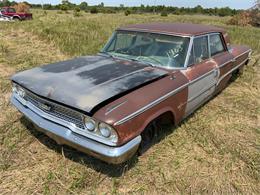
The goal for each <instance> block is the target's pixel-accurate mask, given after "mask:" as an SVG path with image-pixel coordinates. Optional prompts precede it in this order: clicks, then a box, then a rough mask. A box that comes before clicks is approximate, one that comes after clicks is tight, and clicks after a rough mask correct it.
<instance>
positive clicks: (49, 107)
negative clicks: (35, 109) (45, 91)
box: [38, 102, 52, 111]
mask: <svg viewBox="0 0 260 195" xmlns="http://www.w3.org/2000/svg"><path fill="white" fill-rule="evenodd" d="M38 106H39V107H40V108H41V109H42V110H45V111H50V110H51V108H52V107H51V106H50V105H47V104H44V103H40V102H38Z"/></svg>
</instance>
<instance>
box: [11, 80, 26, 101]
mask: <svg viewBox="0 0 260 195" xmlns="http://www.w3.org/2000/svg"><path fill="white" fill-rule="evenodd" d="M12 91H13V93H16V94H17V95H19V96H20V97H21V98H24V97H25V95H26V92H25V90H24V89H23V88H22V87H20V86H19V85H17V84H16V83H13V86H12Z"/></svg>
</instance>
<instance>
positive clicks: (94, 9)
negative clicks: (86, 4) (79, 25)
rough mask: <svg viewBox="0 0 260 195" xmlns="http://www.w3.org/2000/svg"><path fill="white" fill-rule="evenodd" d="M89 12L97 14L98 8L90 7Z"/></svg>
mask: <svg viewBox="0 0 260 195" xmlns="http://www.w3.org/2000/svg"><path fill="white" fill-rule="evenodd" d="M90 13H92V14H97V13H98V8H97V7H92V8H91V10H90Z"/></svg>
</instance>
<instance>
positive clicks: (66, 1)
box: [61, 0, 70, 5]
mask: <svg viewBox="0 0 260 195" xmlns="http://www.w3.org/2000/svg"><path fill="white" fill-rule="evenodd" d="M69 3H70V2H69V0H62V1H61V4H63V5H68V4H69Z"/></svg>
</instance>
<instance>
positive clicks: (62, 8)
mask: <svg viewBox="0 0 260 195" xmlns="http://www.w3.org/2000/svg"><path fill="white" fill-rule="evenodd" d="M68 9H69V7H68V5H65V4H62V5H60V10H62V11H65V12H66V11H68Z"/></svg>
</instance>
